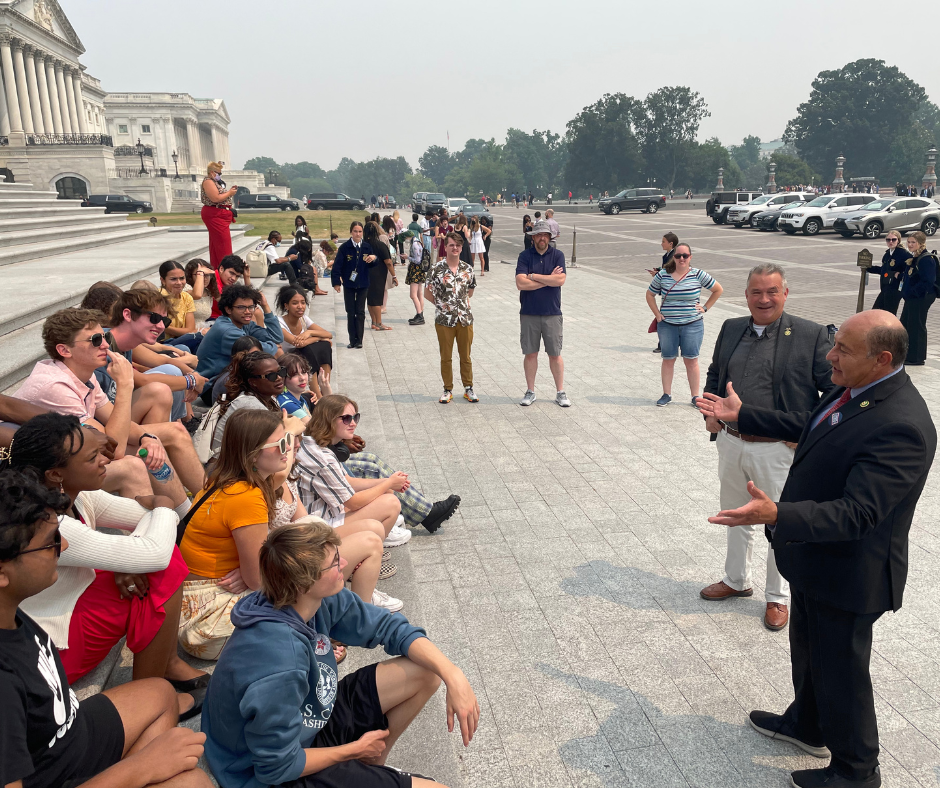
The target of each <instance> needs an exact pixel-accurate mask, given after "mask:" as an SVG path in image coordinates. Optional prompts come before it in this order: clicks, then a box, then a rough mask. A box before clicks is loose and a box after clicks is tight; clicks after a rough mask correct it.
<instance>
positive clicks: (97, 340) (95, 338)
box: [75, 334, 104, 347]
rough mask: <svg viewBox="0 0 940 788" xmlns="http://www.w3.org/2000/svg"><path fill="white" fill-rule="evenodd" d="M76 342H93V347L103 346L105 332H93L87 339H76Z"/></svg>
mask: <svg viewBox="0 0 940 788" xmlns="http://www.w3.org/2000/svg"><path fill="white" fill-rule="evenodd" d="M75 341H76V342H91V346H92V347H101V343H102V342H104V334H92V335H91V336H90V337H88V338H87V339H76V340H75Z"/></svg>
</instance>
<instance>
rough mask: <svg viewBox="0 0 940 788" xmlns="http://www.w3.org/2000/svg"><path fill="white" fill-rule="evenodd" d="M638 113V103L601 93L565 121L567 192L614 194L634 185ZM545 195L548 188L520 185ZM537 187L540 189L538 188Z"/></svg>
mask: <svg viewBox="0 0 940 788" xmlns="http://www.w3.org/2000/svg"><path fill="white" fill-rule="evenodd" d="M641 111H642V107H641V104H640V102H638V101H637V100H636V99H634V98H632V97H631V96H627V95H625V94H623V93H613V94H610V93H605V94H604V96H603V97H601V98H600V99H598V100H597V101H596V102H595V103H594V104H591V105H589V106H587V107H585V108H584V109H582V110H581V112H579V113H578V114H577V115H575V116H574V118H572V119H571V120H570V121H568V127H567V132H566V135H565V146H566V147H567V150H568V160H567V162H566V163H565V165H564V170H563V181H564V183H565V184H570V187H571V190H572V191H574V187H575V186H578V185H580V186H581V188H585V184H591V186H589V187H587V188H589V189H593V190H594V191H595V192H601V191H604V190H605V189H606V190H608V191H610V192H611V193H615V192H616V191H617V190H618V189H620V188H623V187H624V186H631V185H633V184H635V183H636V182H637V180H638V178H639V172H640V170H641V169H642V167H643V156H642V154H641V153H640V143H639V141H638V140H637V138H636V134H635V133H634V119H635V117H636V115H638V114H639V113H640V112H641ZM523 185H525V186H527V187H528V188H529V189H531V190H532V191H533V192H535V191H545V189H546V187H548V186H550V185H551V184H539V183H530V184H523ZM540 187H541V188H540Z"/></svg>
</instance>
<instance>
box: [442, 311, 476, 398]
mask: <svg viewBox="0 0 940 788" xmlns="http://www.w3.org/2000/svg"><path fill="white" fill-rule="evenodd" d="M434 328H435V330H436V331H437V344H438V345H439V346H440V348H441V378H442V379H443V381H444V388H445V389H447V390H448V391H453V390H454V340H457V354H458V355H459V356H460V380H461V382H462V383H463V385H464V388H467V387H468V386H472V385H473V362H472V361H470V345H472V344H473V326H472V325H470V326H462V325H460V324H459V323H458V324H457V325H456V326H439V325H437V324H436V323H435V324H434Z"/></svg>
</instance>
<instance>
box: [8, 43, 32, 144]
mask: <svg viewBox="0 0 940 788" xmlns="http://www.w3.org/2000/svg"><path fill="white" fill-rule="evenodd" d="M23 46H24V44H23V42H22V41H20V40H19V39H14V41H13V73H14V74H15V75H16V95H17V97H18V98H19V101H20V118H22V120H23V131H25V132H26V133H27V134H33V133H34V132H35V129H34V128H33V115H32V110H31V109H30V106H29V92H28V91H27V88H26V65H25V63H23Z"/></svg>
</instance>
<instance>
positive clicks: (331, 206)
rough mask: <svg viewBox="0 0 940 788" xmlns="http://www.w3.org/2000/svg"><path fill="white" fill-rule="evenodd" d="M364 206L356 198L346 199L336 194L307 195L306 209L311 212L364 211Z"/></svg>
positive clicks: (343, 195) (342, 195)
mask: <svg viewBox="0 0 940 788" xmlns="http://www.w3.org/2000/svg"><path fill="white" fill-rule="evenodd" d="M365 208H366V204H365V203H364V202H363V201H362V200H360V199H359V198H358V197H347V196H346V195H345V194H339V193H337V192H323V193H322V194H309V195H307V209H308V210H311V211H336V210H340V211H342V210H347V209H348V210H350V211H364V210H365Z"/></svg>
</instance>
